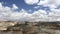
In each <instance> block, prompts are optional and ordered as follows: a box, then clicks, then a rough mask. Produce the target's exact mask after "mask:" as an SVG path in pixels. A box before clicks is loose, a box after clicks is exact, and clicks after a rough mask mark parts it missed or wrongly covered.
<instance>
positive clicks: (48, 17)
mask: <svg viewBox="0 0 60 34" xmlns="http://www.w3.org/2000/svg"><path fill="white" fill-rule="evenodd" d="M54 6H55V5H53V7H54ZM53 7H51V8H50V10H51V11H50V12H49V14H47V12H46V11H45V10H42V9H39V10H37V11H34V13H32V14H29V13H28V12H27V10H25V9H21V10H20V11H18V12H17V11H15V10H16V9H19V8H18V7H17V6H16V5H15V4H13V5H12V8H11V7H8V6H3V5H2V3H0V21H6V20H11V21H19V20H21V21H60V9H55V7H54V8H53Z"/></svg>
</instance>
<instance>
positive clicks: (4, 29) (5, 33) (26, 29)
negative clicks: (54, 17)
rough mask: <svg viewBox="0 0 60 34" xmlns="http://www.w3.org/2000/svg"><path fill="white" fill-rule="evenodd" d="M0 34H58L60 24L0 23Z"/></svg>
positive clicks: (59, 32) (59, 33)
mask: <svg viewBox="0 0 60 34" xmlns="http://www.w3.org/2000/svg"><path fill="white" fill-rule="evenodd" d="M0 34H60V22H27V21H22V22H15V21H0Z"/></svg>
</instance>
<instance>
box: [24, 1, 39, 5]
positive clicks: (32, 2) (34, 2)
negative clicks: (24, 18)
mask: <svg viewBox="0 0 60 34" xmlns="http://www.w3.org/2000/svg"><path fill="white" fill-rule="evenodd" d="M24 1H25V3H26V4H29V5H33V4H36V3H38V2H39V0H24Z"/></svg>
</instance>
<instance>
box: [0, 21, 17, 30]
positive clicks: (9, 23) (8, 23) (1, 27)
mask: <svg viewBox="0 0 60 34" xmlns="http://www.w3.org/2000/svg"><path fill="white" fill-rule="evenodd" d="M15 24H17V22H13V21H0V30H6V29H7V27H9V26H14V25H15Z"/></svg>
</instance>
